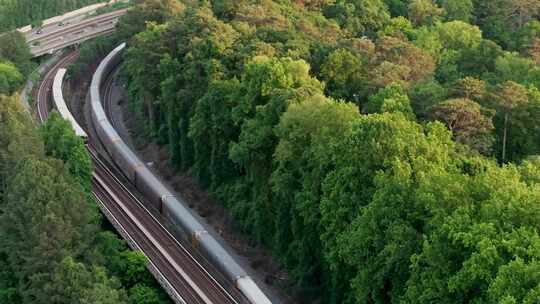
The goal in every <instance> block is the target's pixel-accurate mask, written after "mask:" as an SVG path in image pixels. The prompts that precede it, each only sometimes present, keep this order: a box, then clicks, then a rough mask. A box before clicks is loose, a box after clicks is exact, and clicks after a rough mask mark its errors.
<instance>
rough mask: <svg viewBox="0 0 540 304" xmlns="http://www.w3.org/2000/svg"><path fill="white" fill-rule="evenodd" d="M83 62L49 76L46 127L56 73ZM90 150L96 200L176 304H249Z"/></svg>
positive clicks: (42, 108)
mask: <svg viewBox="0 0 540 304" xmlns="http://www.w3.org/2000/svg"><path fill="white" fill-rule="evenodd" d="M77 57H78V52H77V51H74V52H71V53H69V54H68V55H66V56H65V57H63V58H61V59H60V60H59V61H58V62H57V63H56V64H55V65H53V67H52V68H51V69H50V70H49V71H47V72H46V73H45V77H44V80H43V81H42V83H41V84H40V86H39V88H38V90H37V94H36V95H37V112H38V118H39V121H40V122H44V121H45V120H46V118H47V116H48V114H49V109H50V102H49V99H50V96H51V94H50V91H51V88H52V85H53V81H54V76H55V74H56V72H57V71H58V69H60V68H65V67H66V66H68V65H69V64H71V63H72V62H74V61H75V60H76V59H77ZM108 83H109V84H108V85H107V87H106V92H105V94H110V91H111V84H112V78H111V79H108ZM109 109H110V107H109ZM87 127H88V128H93V127H92V123H91V122H89V123H88V124H87ZM87 131H88V130H87ZM88 134H89V135H90V134H95V133H94V132H88ZM89 142H95V143H98V142H99V140H98V139H92V138H90V140H89ZM87 148H88V150H89V152H90V155H91V157H92V161H93V164H94V172H93V178H92V191H93V195H94V196H95V198H96V200H97V201H98V202H99V203H100V204H101V205H102V206H101V207H102V208H104V209H105V210H106V212H108V213H110V214H111V215H112V217H113V220H114V221H116V223H113V225H114V226H115V227H117V229H121V230H123V232H125V233H126V234H128V236H127V237H128V238H129V239H131V241H132V242H131V243H134V244H135V246H132V247H135V248H134V249H140V250H141V251H142V252H143V253H144V254H145V255H146V256H147V257H148V259H149V263H150V264H151V266H152V267H153V268H154V269H156V270H157V272H158V273H159V275H161V276H162V279H163V280H160V282H162V281H164V283H165V285H166V286H164V287H166V288H165V289H166V291H167V292H168V293H169V295H170V296H171V298H173V300H174V301H175V302H176V303H179V304H186V303H187V304H192V303H193V304H229V303H239V304H240V303H242V304H243V303H249V302H248V301H247V299H245V297H244V296H243V295H242V294H241V293H240V292H239V290H238V289H236V288H235V286H234V285H233V284H228V282H226V280H223V278H222V277H221V276H219V275H217V276H216V275H215V274H214V272H215V269H209V270H207V268H208V267H207V266H208V265H207V263H206V262H201V263H200V262H199V261H198V258H200V256H198V255H193V254H191V253H190V251H189V250H188V249H187V248H186V247H185V246H183V245H182V244H181V243H180V242H178V241H177V240H176V239H175V238H174V237H173V236H172V235H171V234H170V233H169V232H168V231H167V229H166V228H165V227H164V226H162V225H161V224H160V222H159V221H158V220H157V219H156V218H155V217H154V216H153V214H152V213H151V212H150V211H149V210H147V209H146V207H145V205H144V203H143V202H141V201H140V200H139V199H138V198H137V196H136V195H135V194H134V193H132V191H131V190H130V187H129V186H126V185H124V183H123V182H122V181H123V178H122V177H121V176H120V177H119V175H118V173H117V171H116V170H115V169H114V166H111V165H110V164H109V163H108V162H107V161H105V160H103V158H102V157H101V156H100V155H99V153H98V152H96V151H97V150H98V149H97V148H96V147H94V146H93V145H92V144H89V145H87ZM109 219H110V217H109ZM121 234H122V233H121ZM124 237H126V236H124ZM203 264H204V265H203ZM216 277H217V278H216ZM158 280H159V279H158ZM167 287H168V288H167Z"/></svg>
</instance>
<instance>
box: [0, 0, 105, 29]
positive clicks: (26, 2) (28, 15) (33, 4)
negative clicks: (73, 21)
mask: <svg viewBox="0 0 540 304" xmlns="http://www.w3.org/2000/svg"><path fill="white" fill-rule="evenodd" d="M99 2H103V1H102V0H47V1H36V0H0V32H4V31H7V30H11V29H14V28H18V27H21V26H25V25H28V24H39V23H40V22H41V21H42V20H45V19H47V18H50V17H54V16H57V15H60V14H63V13H66V12H69V11H73V10H75V9H78V8H81V7H84V6H87V5H90V4H94V3H99Z"/></svg>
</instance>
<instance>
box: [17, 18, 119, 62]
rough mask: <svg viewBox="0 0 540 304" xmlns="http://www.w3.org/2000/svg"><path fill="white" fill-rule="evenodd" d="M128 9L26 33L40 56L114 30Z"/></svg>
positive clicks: (35, 53) (54, 24) (30, 43)
mask: <svg viewBox="0 0 540 304" xmlns="http://www.w3.org/2000/svg"><path fill="white" fill-rule="evenodd" d="M126 11H127V9H121V10H118V11H114V12H111V13H107V14H103V15H99V16H95V17H92V18H88V19H82V20H77V21H72V22H66V23H53V24H50V25H48V26H45V27H42V28H39V29H33V30H31V31H28V32H26V33H24V35H25V38H26V41H27V43H28V45H29V47H30V52H31V53H32V55H33V56H34V57H39V56H42V55H44V54H49V53H53V52H55V51H57V50H60V49H62V48H65V47H68V46H71V45H75V44H79V43H81V42H83V41H86V40H89V39H92V38H95V37H98V36H102V35H106V34H109V33H112V32H114V30H115V27H116V23H117V22H118V18H120V17H121V16H123V15H124V14H125V13H126Z"/></svg>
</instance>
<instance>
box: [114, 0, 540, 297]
mask: <svg viewBox="0 0 540 304" xmlns="http://www.w3.org/2000/svg"><path fill="white" fill-rule="evenodd" d="M163 3H165V2H163ZM520 3H521V4H523V5H525V6H526V5H529V6H530V5H532V4H531V3H532V2H528V1H506V0H497V1H491V0H490V1H487V0H473V1H469V0H459V1H444V0H441V1H431V0H415V1H397V0H387V1H378V0H377V1H371V0H370V1H347V0H338V1H229V0H219V1H217V0H216V1H207V2H204V3H192V2H191V1H185V2H183V5H182V9H178V10H170V9H169V8H167V7H166V6H165V7H163V6H159V5H158V6H157V7H158V8H159V9H157V11H156V10H154V8H155V7H156V6H155V5H157V4H159V1H158V2H156V1H155V0H148V1H143V2H142V4H141V5H140V6H138V8H136V9H134V12H137V14H134V15H132V16H130V17H126V19H124V20H123V21H121V23H120V25H119V27H120V28H123V27H124V28H125V29H126V30H125V31H124V33H125V35H126V37H125V38H126V39H127V40H128V41H130V43H129V47H128V50H127V52H126V56H125V71H126V79H127V81H126V83H127V85H128V93H129V95H130V98H129V103H130V107H131V108H132V109H133V110H134V113H135V115H137V117H138V119H139V121H140V123H141V124H142V125H144V129H145V131H146V132H145V134H146V135H148V137H149V140H155V141H156V142H158V143H159V144H163V145H164V146H166V147H167V149H168V151H169V156H170V159H171V161H172V163H173V165H174V166H176V167H177V168H178V169H180V170H183V171H187V172H189V173H191V174H193V175H194V176H195V177H196V178H197V179H198V180H199V181H200V182H201V184H202V185H203V186H205V187H207V188H208V189H209V190H210V191H211V193H212V194H213V196H214V197H216V198H217V199H219V200H221V201H222V202H223V204H224V205H225V207H227V208H228V210H229V211H230V212H231V214H232V215H233V216H234V217H235V219H236V224H237V227H239V228H240V229H242V230H243V231H245V232H247V233H248V234H249V236H250V237H251V240H252V241H253V242H254V243H261V244H264V245H265V246H267V247H268V248H269V249H270V250H271V251H272V252H273V253H274V254H275V256H276V257H278V259H279V260H280V261H281V262H282V263H283V265H284V266H285V267H286V268H287V270H288V271H289V274H290V275H291V277H292V278H294V279H295V280H296V285H297V287H299V288H300V289H301V290H302V291H303V293H304V296H305V297H304V298H305V299H306V301H308V302H309V301H313V302H316V301H320V302H323V303H331V304H338V303H418V302H421V303H433V302H442V303H471V302H472V303H493V302H497V301H499V300H500V301H506V302H507V303H514V302H515V303H521V302H525V303H526V301H531V302H532V299H535V298H534V297H535V296H536V295H537V286H538V284H539V283H540V281H539V278H538V276H536V275H533V273H534V272H535V271H537V267H538V265H536V262H535V261H536V259H537V258H538V257H537V254H538V253H537V250H536V249H537V248H536V247H535V246H537V244H536V242H537V241H536V239H538V217H537V214H536V212H537V210H536V209H538V208H537V207H535V206H533V205H535V204H537V205H538V194H537V193H538V180H539V177H538V175H539V173H538V172H539V169H538V162H537V159H536V158H534V155H538V154H540V146H539V145H540V138H539V137H538V136H539V135H538V134H540V132H539V122H540V118H539V116H538V115H539V113H540V110H539V109H540V104H539V101H540V94H539V93H538V90H539V88H538V83H540V82H539V80H540V72H539V68H538V62H540V59H539V58H540V35H539V34H538V33H540V27H539V26H538V24H537V22H535V21H533V20H532V18H533V17H532V16H536V15H534V14H531V12H525V11H524V10H523V7H524V6H521V4H520ZM145 6H149V7H154V8H152V9H149V8H145ZM512 9H513V10H514V11H517V12H521V13H522V15H521V19H520V18H518V17H516V16H515V15H513V14H511V13H510V14H509V13H508V12H513V11H512ZM531 9H534V5H533V7H531ZM172 12H175V13H172ZM136 16H158V17H156V18H153V19H152V18H151V19H149V20H152V21H153V22H151V23H148V24H147V25H146V26H144V25H142V24H141V20H138V19H137V18H136ZM390 16H392V17H393V18H391V17H390ZM398 16H399V17H398ZM406 16H408V18H407V17H406ZM508 16H510V17H508ZM470 22H474V24H473V23H470ZM505 27H507V28H505ZM488 39H493V40H488ZM518 45H519V46H518ZM510 51H515V52H510ZM510 81H511V82H510ZM333 98H335V99H333ZM360 110H362V111H360ZM361 112H364V113H366V114H361ZM431 120H440V121H442V122H443V123H444V124H443V123H440V122H432V121H431ZM503 143H504V144H503ZM503 146H504V148H503ZM476 151H479V152H481V153H477V152H476ZM503 151H505V152H504V154H505V156H504V157H503V156H502V154H503ZM482 154H484V155H486V156H487V157H485V156H483V155H482ZM495 159H497V160H498V161H499V162H501V163H503V162H508V161H511V162H514V163H516V164H517V163H520V162H522V161H524V162H523V164H521V165H519V166H517V165H513V164H508V165H505V166H502V167H501V165H500V164H498V163H497V162H496V161H495ZM504 182H508V184H506V185H505V184H504ZM529 207H530V210H531V214H529V215H524V213H525V212H526V211H525V210H529ZM522 215H523V216H522ZM534 217H536V218H537V219H536V221H535V220H533V218H534ZM506 222H507V223H508V225H506V224H505V223H506ZM110 247H114V246H110ZM108 248H109V247H108ZM139 262H141V261H139ZM439 262H440V263H439ZM115 265H121V263H119V264H115ZM135 265H139V266H140V264H137V263H135ZM118 269H124V268H122V267H119V268H118ZM126 271H127V270H125V269H124V270H122V271H120V272H122V273H126ZM135 272H136V271H135ZM136 273H137V272H136ZM514 273H515V274H516V276H515V277H514V276H513V274H514ZM130 284H132V283H130ZM128 293H129V298H130V299H131V300H132V301H135V300H133V299H140V300H137V301H143V302H144V301H148V302H151V303H153V302H152V301H154V296H153V295H152V294H150V293H148V292H147V291H146V289H145V288H144V286H139V285H137V284H135V285H134V286H133V287H132V289H130V290H129V291H128ZM147 299H148V300H147Z"/></svg>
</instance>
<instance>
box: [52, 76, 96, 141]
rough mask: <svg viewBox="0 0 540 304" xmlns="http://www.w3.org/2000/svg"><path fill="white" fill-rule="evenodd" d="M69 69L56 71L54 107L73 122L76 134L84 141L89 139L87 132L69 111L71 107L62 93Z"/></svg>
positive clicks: (72, 125)
mask: <svg viewBox="0 0 540 304" xmlns="http://www.w3.org/2000/svg"><path fill="white" fill-rule="evenodd" d="M66 72H67V70H66V69H59V70H58V71H57V72H56V75H55V76H54V82H53V101H54V107H55V108H56V110H57V111H58V113H60V115H61V116H62V118H64V119H65V120H67V121H69V123H70V124H71V127H72V128H73V130H74V131H75V134H76V135H77V136H79V137H81V138H82V139H84V141H86V140H87V138H88V136H87V135H86V132H84V130H83V128H81V126H80V125H79V124H78V123H77V120H75V118H74V117H73V115H71V112H70V111H69V108H68V107H67V105H66V102H65V100H64V94H63V93H62V86H63V84H64V77H65V75H66Z"/></svg>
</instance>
